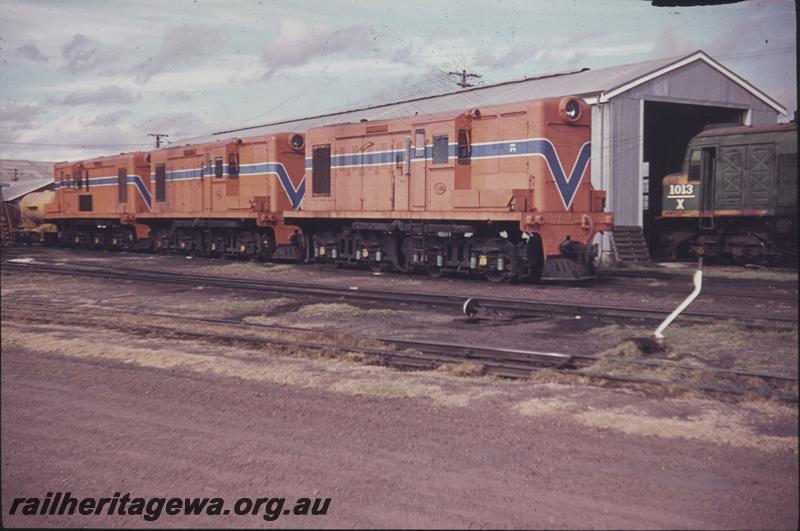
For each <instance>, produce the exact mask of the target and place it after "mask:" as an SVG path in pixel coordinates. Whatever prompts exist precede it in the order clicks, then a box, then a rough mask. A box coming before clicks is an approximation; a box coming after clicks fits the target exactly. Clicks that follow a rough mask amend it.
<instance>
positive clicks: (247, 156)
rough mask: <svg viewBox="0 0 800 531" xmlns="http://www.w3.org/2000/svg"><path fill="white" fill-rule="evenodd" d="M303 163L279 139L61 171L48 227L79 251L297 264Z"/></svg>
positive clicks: (293, 139)
mask: <svg viewBox="0 0 800 531" xmlns="http://www.w3.org/2000/svg"><path fill="white" fill-rule="evenodd" d="M303 158H304V139H303V135H301V134H296V133H295V134H292V133H283V134H278V135H272V136H262V137H251V138H241V139H239V138H236V139H230V140H225V141H220V142H215V143H208V144H199V145H187V146H182V147H170V148H165V149H161V150H157V151H153V152H151V153H126V154H121V155H118V156H113V157H102V158H99V159H91V160H87V161H80V162H75V163H64V164H58V165H56V167H55V179H56V197H55V199H54V201H53V202H52V203H51V204H50V205H49V206H48V212H47V219H48V220H52V221H54V222H56V223H57V224H58V226H59V235H60V240H61V242H62V243H68V244H72V245H78V246H90V247H99V248H120V249H123V248H133V249H135V248H145V249H149V248H153V249H155V250H164V251H168V250H175V251H180V252H185V253H195V254H203V255H208V256H220V255H237V256H246V257H260V258H264V259H268V258H286V259H297V258H300V257H301V254H300V249H301V247H300V245H301V243H302V242H301V238H300V234H299V231H298V229H297V228H296V227H290V226H287V225H285V224H284V222H283V212H284V211H286V210H291V209H292V208H296V207H298V206H299V203H300V201H301V200H302V196H303V191H304V182H303Z"/></svg>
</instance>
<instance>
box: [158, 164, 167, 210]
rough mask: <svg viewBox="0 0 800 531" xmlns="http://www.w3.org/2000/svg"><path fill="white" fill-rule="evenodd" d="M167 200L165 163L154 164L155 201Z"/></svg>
mask: <svg viewBox="0 0 800 531" xmlns="http://www.w3.org/2000/svg"><path fill="white" fill-rule="evenodd" d="M166 200H167V165H166V164H159V165H157V166H156V201H160V202H164V201H166Z"/></svg>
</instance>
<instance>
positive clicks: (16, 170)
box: [8, 168, 22, 182]
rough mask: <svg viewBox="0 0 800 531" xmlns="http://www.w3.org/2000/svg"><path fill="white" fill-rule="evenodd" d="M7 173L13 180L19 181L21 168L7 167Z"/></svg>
mask: <svg viewBox="0 0 800 531" xmlns="http://www.w3.org/2000/svg"><path fill="white" fill-rule="evenodd" d="M8 174H9V175H11V180H12V181H13V182H17V181H19V177H20V175H22V170H20V169H19V168H9V170H8Z"/></svg>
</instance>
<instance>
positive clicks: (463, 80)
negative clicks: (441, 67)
mask: <svg viewBox="0 0 800 531" xmlns="http://www.w3.org/2000/svg"><path fill="white" fill-rule="evenodd" d="M447 75H448V76H459V77H460V78H461V81H456V85H458V86H459V87H461V88H467V87H474V86H475V85H473V84H472V83H469V82H468V81H467V78H468V77H483V76H480V75H478V74H473V73H471V72H467V71H466V70H462V71H461V72H448V73H447Z"/></svg>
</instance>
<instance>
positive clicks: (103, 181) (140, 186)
mask: <svg viewBox="0 0 800 531" xmlns="http://www.w3.org/2000/svg"><path fill="white" fill-rule="evenodd" d="M68 183H71V184H73V186H74V180H68V181H62V182H60V183H55V185H54V186H53V188H54V189H55V190H59V189H61V188H65V189H72V187H71V186H69V185H68ZM118 183H119V181H117V177H92V178H91V179H89V190H90V191H91V189H92V188H93V187H95V186H117V184H118ZM127 184H133V185H134V186H136V189H137V190H138V191H139V195H141V196H142V199H143V200H144V202H145V203H147V208H149V209H152V208H153V202H152V197H151V195H150V190H148V189H147V186H146V185H145V184H144V181H143V180H142V178H141V177H140V176H139V175H128V182H127Z"/></svg>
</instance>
